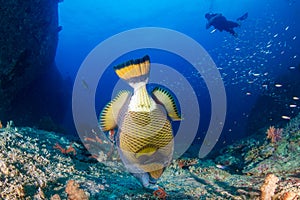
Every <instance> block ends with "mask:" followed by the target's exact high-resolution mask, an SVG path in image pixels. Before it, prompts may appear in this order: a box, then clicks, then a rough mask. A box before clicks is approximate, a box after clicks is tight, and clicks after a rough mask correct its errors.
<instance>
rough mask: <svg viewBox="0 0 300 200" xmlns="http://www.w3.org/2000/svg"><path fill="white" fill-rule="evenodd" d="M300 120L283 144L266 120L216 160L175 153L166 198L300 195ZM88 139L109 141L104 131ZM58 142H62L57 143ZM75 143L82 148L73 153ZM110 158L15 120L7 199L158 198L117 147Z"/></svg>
mask: <svg viewBox="0 0 300 200" xmlns="http://www.w3.org/2000/svg"><path fill="white" fill-rule="evenodd" d="M299 125H300V115H298V116H297V117H295V118H293V119H291V121H290V123H289V124H287V126H285V127H283V132H282V137H281V140H280V141H278V142H276V143H273V142H271V141H270V140H269V139H268V138H267V136H266V135H265V134H264V133H265V131H266V130H267V127H266V128H265V130H264V131H262V133H261V132H260V133H259V134H257V136H255V135H253V136H252V137H249V138H245V139H243V140H241V141H238V142H236V143H234V144H232V145H229V146H227V147H225V148H224V149H222V150H220V151H219V152H218V153H219V155H217V156H216V157H214V158H213V159H209V158H206V159H198V158H185V157H182V158H180V159H178V160H173V161H172V163H171V164H170V166H169V167H167V168H166V170H165V172H164V174H163V176H162V177H161V179H160V180H159V185H161V186H163V189H162V190H164V191H165V192H166V193H167V194H168V195H167V196H164V194H163V193H160V192H159V191H158V192H157V194H156V195H160V194H162V196H161V197H162V198H164V199H235V200H242V199H255V200H258V199H269V198H271V196H272V199H277V200H281V199H282V200H286V199H293V200H296V199H300V176H299V175H300V169H299V163H300V160H299V159H300V144H299V138H300V130H299ZM71 141H72V142H71ZM83 142H88V144H90V145H96V144H98V145H104V142H103V143H101V142H100V140H97V139H96V137H95V138H89V139H84V138H83ZM56 143H57V144H59V145H57V148H58V149H56V148H53V146H54V144H56ZM70 144H71V145H70ZM67 149H74V150H75V151H76V154H73V150H72V151H71V150H70V151H68V152H69V153H66V152H67ZM100 149H101V148H99V150H100ZM100 154H101V153H98V154H97V155H96V157H98V156H100ZM110 160H111V161H106V162H105V164H104V163H100V162H97V160H95V159H94V156H93V155H92V154H91V153H90V152H88V151H87V150H86V149H85V148H84V146H83V144H82V143H81V142H80V141H77V140H75V139H74V138H66V137H64V136H63V135H61V134H59V133H54V132H47V131H41V130H38V129H32V128H16V127H14V126H13V123H12V122H9V123H8V124H7V126H6V127H5V128H2V129H0V199H37V200H38V199H52V200H59V199H76V198H77V199H78V198H79V199H80V198H81V199H84V198H89V199H130V200H131V199H150V200H151V199H157V197H155V196H154V195H153V193H151V191H150V192H149V191H147V190H145V189H144V188H143V187H142V186H141V185H140V184H139V182H138V181H137V180H136V179H135V178H134V177H133V176H132V175H131V174H130V173H128V172H127V171H126V170H124V168H123V166H122V164H121V162H120V161H119V159H117V156H116V155H115V154H113V157H112V158H111V159H110ZM270 174H272V175H270ZM275 176H276V177H277V178H278V180H277V178H274V177H275ZM270 179H272V180H275V182H276V183H275V182H274V181H273V182H272V181H270ZM272 184H273V185H272ZM79 186H80V187H79ZM275 186H276V189H275ZM75 191H76V192H75ZM72 192H73V193H72Z"/></svg>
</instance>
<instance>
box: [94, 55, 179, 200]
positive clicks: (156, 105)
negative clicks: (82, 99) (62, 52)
mask: <svg viewBox="0 0 300 200" xmlns="http://www.w3.org/2000/svg"><path fill="white" fill-rule="evenodd" d="M114 70H115V72H116V74H117V75H118V76H119V77H120V78H121V79H123V80H125V81H126V82H127V83H128V84H129V85H130V86H131V87H132V88H133V89H134V92H133V94H132V93H131V92H129V91H125V90H124V91H120V92H119V94H118V95H117V96H116V97H115V98H114V99H113V100H112V101H111V102H109V103H108V104H107V105H106V106H105V107H104V109H103V110H102V112H101V114H100V117H99V124H100V127H101V129H102V131H104V132H106V131H111V130H114V129H116V128H117V129H118V131H117V133H116V137H115V140H116V141H115V142H116V145H117V147H118V153H119V155H120V158H121V160H122V162H123V164H124V165H125V167H126V168H127V169H128V170H129V171H130V172H131V173H132V174H133V175H134V176H135V177H136V178H137V179H138V180H139V181H140V182H141V183H142V185H143V186H144V187H145V188H149V189H153V190H154V194H157V195H162V196H160V197H163V194H165V192H164V190H163V189H162V188H160V187H159V186H158V185H157V184H156V182H157V180H158V179H159V178H160V176H161V175H162V173H163V171H164V169H165V168H166V167H167V166H168V165H169V163H170V162H171V159H172V156H173V148H174V141H173V130H172V126H171V123H170V120H169V119H171V120H181V116H180V114H179V112H178V109H177V106H176V103H175V98H174V97H173V96H172V94H171V93H170V92H169V91H168V90H167V89H163V88H161V87H156V88H154V89H153V90H152V91H151V92H149V93H148V91H147V89H146V85H147V83H148V80H149V72H150V58H149V56H148V55H146V56H144V57H143V58H141V59H136V60H130V61H128V62H125V63H123V64H120V65H117V66H115V67H114Z"/></svg>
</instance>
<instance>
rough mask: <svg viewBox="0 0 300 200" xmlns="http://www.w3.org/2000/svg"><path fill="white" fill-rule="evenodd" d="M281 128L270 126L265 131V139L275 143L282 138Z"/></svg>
mask: <svg viewBox="0 0 300 200" xmlns="http://www.w3.org/2000/svg"><path fill="white" fill-rule="evenodd" d="M282 132H283V129H282V128H275V127H274V126H270V127H269V128H268V130H267V132H266V133H267V138H268V139H270V140H271V142H272V143H276V142H278V141H279V140H281V138H282Z"/></svg>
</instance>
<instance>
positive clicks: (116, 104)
mask: <svg viewBox="0 0 300 200" xmlns="http://www.w3.org/2000/svg"><path fill="white" fill-rule="evenodd" d="M130 95H131V93H130V92H129V91H125V90H123V91H120V92H119V94H118V95H117V96H116V97H115V98H114V99H113V100H112V101H111V102H109V103H108V104H107V105H106V106H105V107H104V109H103V110H102V112H101V114H100V117H99V124H100V127H101V130H102V131H109V130H112V129H114V128H116V126H117V118H118V116H119V113H120V110H121V109H122V107H123V106H124V105H125V104H126V102H127V101H128V100H129V97H130Z"/></svg>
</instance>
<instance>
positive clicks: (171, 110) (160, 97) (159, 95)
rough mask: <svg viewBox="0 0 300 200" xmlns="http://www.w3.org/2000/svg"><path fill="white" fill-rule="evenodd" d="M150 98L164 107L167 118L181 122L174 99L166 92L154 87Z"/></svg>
mask: <svg viewBox="0 0 300 200" xmlns="http://www.w3.org/2000/svg"><path fill="white" fill-rule="evenodd" d="M152 96H153V98H154V100H155V101H156V102H157V103H159V104H161V105H163V106H164V107H165V109H166V111H167V113H168V116H169V117H170V118H171V119H172V120H173V121H178V120H181V116H180V114H179V112H178V108H177V106H176V103H175V98H174V97H173V95H172V94H171V93H170V92H169V91H168V90H166V89H163V88H160V87H156V88H154V90H153V91H152Z"/></svg>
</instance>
